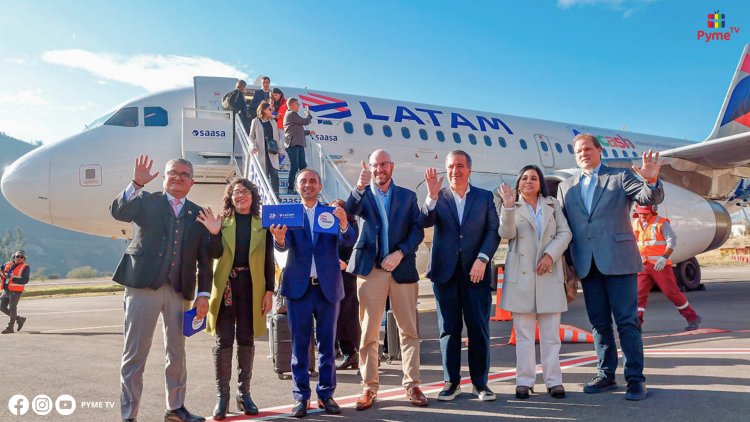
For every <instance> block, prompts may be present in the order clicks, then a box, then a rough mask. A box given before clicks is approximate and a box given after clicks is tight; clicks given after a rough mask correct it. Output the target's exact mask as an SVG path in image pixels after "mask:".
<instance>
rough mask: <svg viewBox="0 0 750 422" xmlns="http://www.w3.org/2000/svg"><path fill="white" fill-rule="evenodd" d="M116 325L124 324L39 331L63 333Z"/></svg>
mask: <svg viewBox="0 0 750 422" xmlns="http://www.w3.org/2000/svg"><path fill="white" fill-rule="evenodd" d="M115 327H122V324H118V325H100V326H98V327H79V328H61V329H59V330H45V331H39V334H49V333H62V332H65V331H81V330H94V329H99V328H115Z"/></svg>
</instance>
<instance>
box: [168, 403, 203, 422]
mask: <svg viewBox="0 0 750 422" xmlns="http://www.w3.org/2000/svg"><path fill="white" fill-rule="evenodd" d="M164 422H206V418H202V417H200V416H196V415H193V414H192V413H190V412H188V410H187V409H185V406H182V407H180V408H179V409H175V410H167V411H166V412H165V413H164Z"/></svg>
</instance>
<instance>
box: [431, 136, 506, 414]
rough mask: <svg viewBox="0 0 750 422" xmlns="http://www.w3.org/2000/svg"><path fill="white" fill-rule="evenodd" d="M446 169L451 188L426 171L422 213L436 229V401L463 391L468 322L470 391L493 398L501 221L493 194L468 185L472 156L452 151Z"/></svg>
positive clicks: (433, 268)
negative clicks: (439, 361) (494, 274)
mask: <svg viewBox="0 0 750 422" xmlns="http://www.w3.org/2000/svg"><path fill="white" fill-rule="evenodd" d="M445 167H446V170H447V174H448V182H449V187H447V188H444V189H441V187H442V184H443V177H442V176H441V177H440V178H439V179H438V177H437V170H436V169H434V168H429V169H427V170H425V184H426V185H427V190H428V194H427V199H426V201H425V205H424V206H423V208H422V214H421V222H422V227H425V228H427V227H435V231H434V234H433V238H432V254H431V257H430V264H429V265H428V269H427V277H429V278H430V279H431V280H432V282H433V290H434V292H435V300H436V302H437V313H438V329H439V330H440V352H441V353H442V355H443V377H444V379H445V386H444V387H443V390H442V391H441V392H440V393H439V394H438V400H443V401H445V400H453V399H454V398H455V397H456V396H457V395H458V394H459V393H460V392H461V384H460V382H461V331H462V330H463V322H465V323H466V330H467V332H468V334H469V375H470V376H471V382H472V384H473V386H474V388H473V391H472V392H473V394H474V395H476V396H477V397H479V399H481V400H483V401H491V400H495V394H494V393H493V392H492V391H491V390H490V389H489V388H488V387H487V381H488V373H489V368H490V330H489V329H490V327H489V318H490V306H491V304H492V294H491V284H490V283H491V274H490V269H491V265H489V261H490V259H492V255H494V254H495V251H496V250H497V246H498V244H499V243H500V237H499V236H498V231H497V230H498V226H499V225H500V222H499V220H498V217H497V212H496V211H495V205H494V203H493V199H492V192H490V191H488V190H485V189H480V188H478V187H476V186H471V185H470V184H469V176H470V175H471V157H470V156H469V154H467V153H466V152H464V151H461V150H454V151H451V152H449V153H448V156H447V157H446V158H445ZM462 318H463V321H462Z"/></svg>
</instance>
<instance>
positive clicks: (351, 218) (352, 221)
mask: <svg viewBox="0 0 750 422" xmlns="http://www.w3.org/2000/svg"><path fill="white" fill-rule="evenodd" d="M328 205H330V206H332V207H341V208H343V209H346V201H344V200H343V199H334V200H333V201H331V203H330V204H328ZM346 221H348V222H349V224H350V225H352V224H355V223H356V222H357V217H355V216H354V214H352V213H350V212H347V213H346Z"/></svg>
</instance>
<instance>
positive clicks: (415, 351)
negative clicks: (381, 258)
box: [357, 268, 419, 392]
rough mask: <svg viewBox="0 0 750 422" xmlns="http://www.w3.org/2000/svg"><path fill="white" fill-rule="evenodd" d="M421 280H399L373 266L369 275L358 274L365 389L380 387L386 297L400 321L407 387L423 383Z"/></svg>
mask: <svg viewBox="0 0 750 422" xmlns="http://www.w3.org/2000/svg"><path fill="white" fill-rule="evenodd" d="M418 295H419V284H418V283H408V284H399V283H396V280H394V279H393V276H392V275H391V273H389V272H387V271H384V270H382V269H379V268H373V269H372V272H370V274H368V275H367V276H365V277H358V278H357V296H358V297H359V322H360V325H361V326H362V337H361V339H360V344H359V367H360V371H361V373H362V385H363V386H364V389H365V390H370V391H373V392H377V391H378V387H380V382H379V374H378V343H379V336H380V324H381V321H382V320H383V312H384V311H385V301H386V298H387V297H389V296H390V298H391V310H392V311H393V316H394V317H396V324H397V325H398V334H399V342H400V345H401V364H402V369H403V372H404V377H403V380H402V384H403V386H404V388H408V387H414V386H417V385H419V333H418V332H417V296H418Z"/></svg>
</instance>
